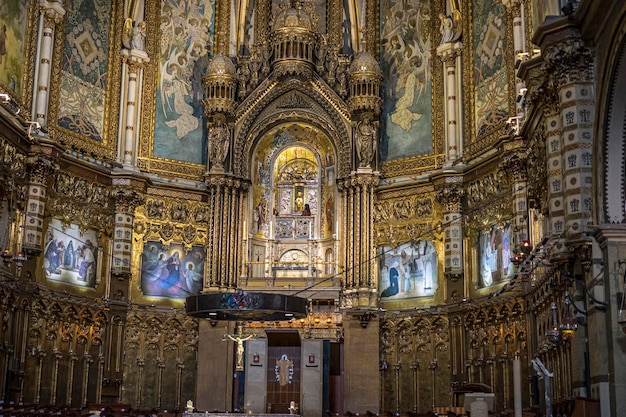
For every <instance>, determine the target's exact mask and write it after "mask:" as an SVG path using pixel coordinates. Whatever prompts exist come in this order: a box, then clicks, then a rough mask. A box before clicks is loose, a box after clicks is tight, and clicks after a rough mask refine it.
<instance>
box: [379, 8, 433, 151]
mask: <svg viewBox="0 0 626 417" xmlns="http://www.w3.org/2000/svg"><path fill="white" fill-rule="evenodd" d="M380 6H381V70H382V71H383V80H384V81H383V94H384V97H383V114H382V118H381V122H382V125H381V126H382V129H381V133H382V144H381V149H380V154H381V159H382V160H393V159H398V158H403V157H407V156H416V155H425V154H430V153H432V152H433V143H432V99H431V91H432V57H431V49H432V48H431V31H430V28H431V26H432V25H431V20H432V19H433V16H432V4H431V1H430V0H409V1H400V0H382V1H381V2H380Z"/></svg>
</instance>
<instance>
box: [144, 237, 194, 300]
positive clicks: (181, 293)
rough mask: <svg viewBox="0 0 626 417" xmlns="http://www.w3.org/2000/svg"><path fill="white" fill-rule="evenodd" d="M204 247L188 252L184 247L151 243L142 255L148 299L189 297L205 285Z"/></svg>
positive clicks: (146, 245)
mask: <svg viewBox="0 0 626 417" xmlns="http://www.w3.org/2000/svg"><path fill="white" fill-rule="evenodd" d="M205 259H206V253H205V250H204V248H203V247H201V246H193V247H192V249H191V250H190V251H187V250H186V249H185V248H184V247H183V245H181V244H178V243H172V244H171V245H170V246H168V247H165V246H164V245H163V244H162V243H161V242H153V241H148V242H146V244H145V245H144V247H143V252H142V254H141V280H140V281H141V282H140V285H141V292H142V293H143V294H144V295H146V296H155V297H166V298H186V297H188V296H190V295H194V294H199V293H200V292H201V291H202V287H203V285H204V262H205Z"/></svg>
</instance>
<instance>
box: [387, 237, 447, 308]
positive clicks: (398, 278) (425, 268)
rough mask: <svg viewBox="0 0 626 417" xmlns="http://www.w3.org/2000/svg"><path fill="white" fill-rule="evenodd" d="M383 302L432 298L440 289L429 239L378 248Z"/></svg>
mask: <svg viewBox="0 0 626 417" xmlns="http://www.w3.org/2000/svg"><path fill="white" fill-rule="evenodd" d="M379 251H380V256H379V271H378V272H379V284H378V291H379V294H380V301H381V303H384V302H387V301H399V300H410V299H415V298H420V297H430V296H433V295H434V294H435V290H436V289H437V275H438V274H437V269H438V263H437V252H436V250H435V245H434V244H433V242H432V241H430V240H421V241H419V242H417V243H404V244H402V245H400V246H398V247H397V248H392V247H389V246H383V247H381V248H380V249H379Z"/></svg>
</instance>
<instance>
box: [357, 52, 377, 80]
mask: <svg viewBox="0 0 626 417" xmlns="http://www.w3.org/2000/svg"><path fill="white" fill-rule="evenodd" d="M366 73H374V74H380V75H382V72H381V70H380V65H379V64H378V61H376V58H374V57H373V56H372V54H370V53H369V52H367V51H361V52H359V53H358V54H357V56H356V57H354V60H353V61H352V63H351V64H350V75H357V74H366Z"/></svg>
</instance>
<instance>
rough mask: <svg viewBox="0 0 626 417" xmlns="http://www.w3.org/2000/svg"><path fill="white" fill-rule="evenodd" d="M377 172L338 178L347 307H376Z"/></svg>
mask: <svg viewBox="0 0 626 417" xmlns="http://www.w3.org/2000/svg"><path fill="white" fill-rule="evenodd" d="M378 182H379V175H378V173H375V172H371V171H370V172H357V173H354V174H352V176H351V177H350V178H347V179H344V180H341V181H339V184H338V185H339V190H340V192H341V196H342V205H343V207H344V208H345V211H344V220H343V224H342V225H341V226H340V227H341V231H342V233H341V234H342V235H343V236H344V245H343V251H344V253H343V259H344V265H345V267H344V279H343V291H344V297H345V303H346V305H345V306H346V307H347V308H370V307H376V298H377V290H376V287H377V286H376V279H375V277H376V274H375V267H376V262H375V261H376V248H375V245H374V221H373V219H374V216H373V212H374V189H375V187H376V186H377V185H378Z"/></svg>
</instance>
